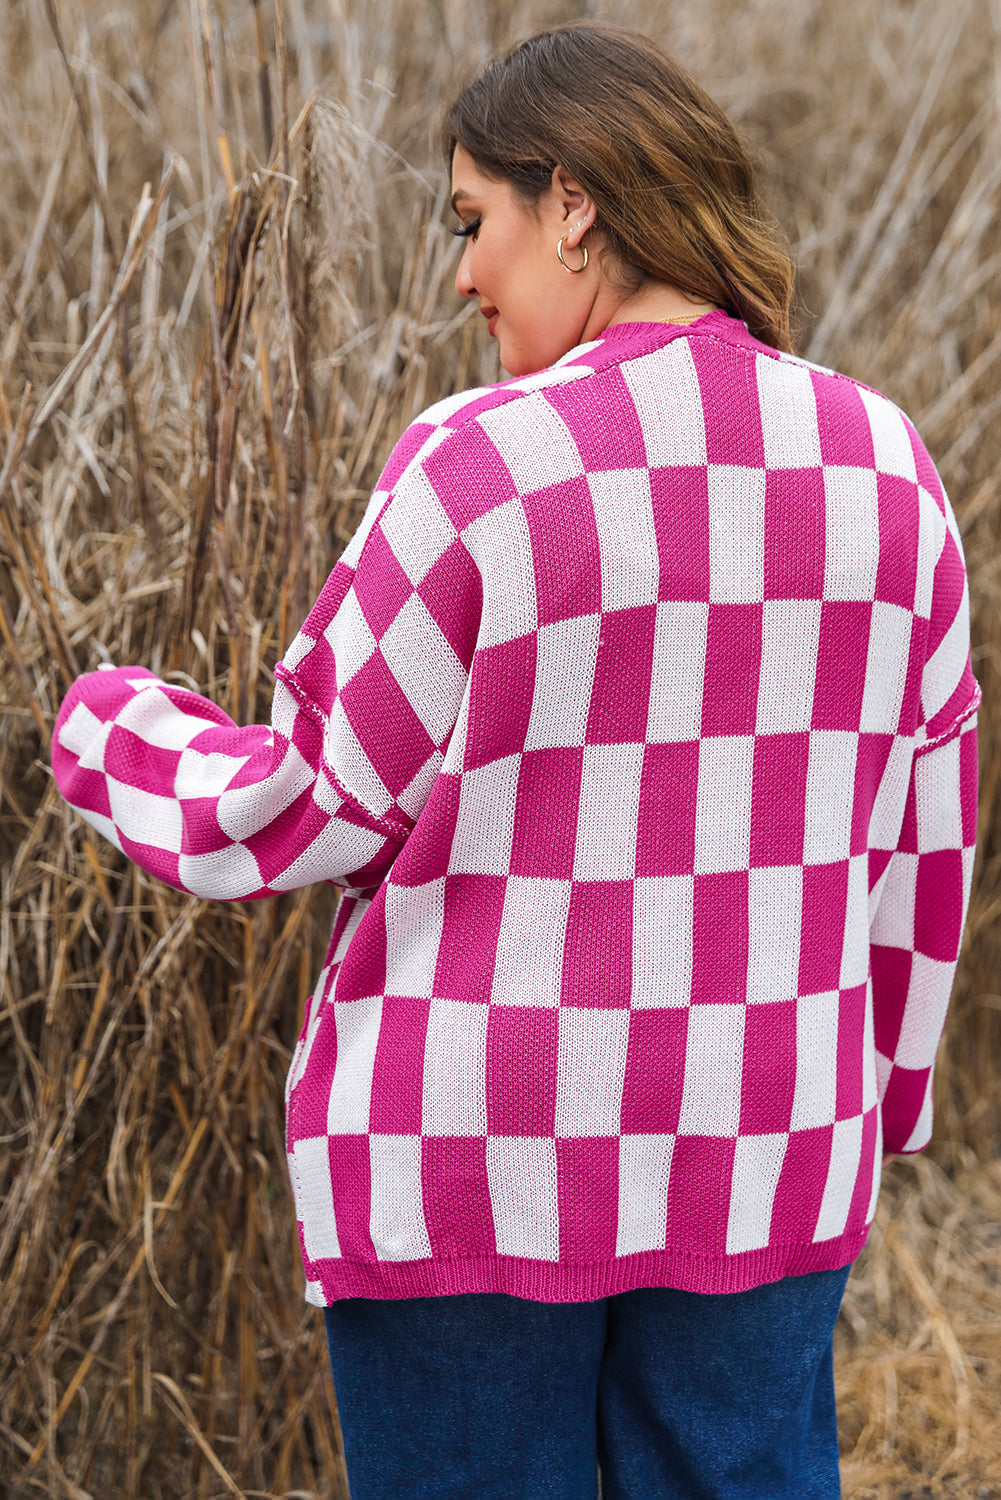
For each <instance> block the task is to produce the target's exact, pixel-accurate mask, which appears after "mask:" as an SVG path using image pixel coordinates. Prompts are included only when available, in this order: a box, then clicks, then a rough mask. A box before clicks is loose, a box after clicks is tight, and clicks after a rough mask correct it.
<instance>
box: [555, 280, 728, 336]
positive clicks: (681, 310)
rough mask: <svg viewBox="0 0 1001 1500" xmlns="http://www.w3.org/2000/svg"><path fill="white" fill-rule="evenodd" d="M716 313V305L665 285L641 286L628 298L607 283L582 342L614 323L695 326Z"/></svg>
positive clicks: (598, 297) (650, 282)
mask: <svg viewBox="0 0 1001 1500" xmlns="http://www.w3.org/2000/svg"><path fill="white" fill-rule="evenodd" d="M715 310H716V304H715V303H713V302H707V301H704V300H702V299H700V298H697V297H688V296H686V295H685V293H684V292H682V291H679V290H678V288H677V287H675V286H671V285H670V284H669V283H668V282H666V281H647V282H644V283H643V285H642V286H641V287H640V288H639V290H638V291H637V292H633V293H631V294H630V295H628V296H622V295H621V294H619V295H616V294H615V293H614V292H613V291H612V289H611V287H609V286H608V284H607V283H606V284H605V285H604V286H603V287H602V288H600V289H599V292H598V295H597V296H596V297H595V299H594V302H593V304H592V306H591V311H590V315H589V317H588V319H587V325H586V327H585V330H584V337H583V338H582V339H581V342H582V343H583V342H585V340H586V339H593V338H597V337H598V336H599V334H601V333H603V332H604V330H605V329H606V328H614V327H615V325H616V324H617V323H674V322H678V323H682V324H686V323H694V322H695V320H696V318H701V317H704V316H705V315H706V313H710V312H714V311H715Z"/></svg>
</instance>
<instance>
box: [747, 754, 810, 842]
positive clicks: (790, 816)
mask: <svg viewBox="0 0 1001 1500" xmlns="http://www.w3.org/2000/svg"><path fill="white" fill-rule="evenodd" d="M809 760H810V736H809V734H808V733H806V732H803V733H801V734H761V735H758V736H757V738H756V739H755V741H754V773H753V774H754V785H753V789H752V792H751V867H752V868H754V869H757V868H762V867H765V866H767V865H797V864H801V863H802V860H803V835H804V831H805V828H806V770H807V766H808V764H809Z"/></svg>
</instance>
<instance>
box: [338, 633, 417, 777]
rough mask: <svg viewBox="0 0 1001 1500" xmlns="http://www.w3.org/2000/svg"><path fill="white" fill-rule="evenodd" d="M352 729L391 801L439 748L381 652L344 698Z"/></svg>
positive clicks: (369, 661)
mask: <svg viewBox="0 0 1001 1500" xmlns="http://www.w3.org/2000/svg"><path fill="white" fill-rule="evenodd" d="M340 701H341V705H342V707H343V709H344V712H345V714H346V715H347V719H348V723H349V724H350V725H351V728H352V730H353V731H354V734H355V736H356V738H357V739H358V742H359V743H360V745H361V747H362V749H363V750H364V751H365V754H366V755H367V756H368V758H369V760H370V761H371V763H372V765H373V766H374V767H375V770H376V773H377V775H378V776H379V777H380V778H381V780H382V782H383V784H384V786H386V788H387V789H388V790H389V792H390V794H391V796H393V797H398V796H399V795H400V793H401V792H402V791H403V790H404V788H405V787H408V786H409V785H410V783H411V782H412V781H413V779H414V777H415V776H416V775H417V772H418V771H419V770H420V769H421V767H422V766H423V765H424V764H425V763H426V762H427V760H428V759H429V758H430V756H431V755H433V753H434V750H435V746H434V744H433V743H432V740H431V737H430V735H429V734H428V732H427V730H426V729H425V728H424V725H423V724H422V723H421V721H420V718H419V717H418V715H417V714H416V713H415V712H414V710H413V709H412V708H411V706H410V704H409V703H408V701H407V698H406V695H405V693H404V692H403V689H402V688H401V687H400V685H399V683H398V682H397V680H396V678H395V677H394V676H393V674H392V672H391V671H390V669H389V667H388V665H387V664H386V661H385V659H384V658H383V656H382V654H381V652H378V651H376V652H375V653H374V655H372V656H370V657H369V659H368V661H367V662H366V663H365V665H364V666H363V667H362V668H361V670H360V671H359V672H357V673H356V674H355V676H354V677H352V679H351V681H350V682H349V683H348V684H347V686H346V687H345V689H344V691H343V692H342V693H341V699H340Z"/></svg>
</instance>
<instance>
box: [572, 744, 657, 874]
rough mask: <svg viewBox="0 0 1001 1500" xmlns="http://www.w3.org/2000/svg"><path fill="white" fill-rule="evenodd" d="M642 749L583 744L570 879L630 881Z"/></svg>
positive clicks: (637, 816)
mask: <svg viewBox="0 0 1001 1500" xmlns="http://www.w3.org/2000/svg"><path fill="white" fill-rule="evenodd" d="M643 749H644V747H643V746H642V745H585V747H584V768H583V772H582V775H581V785H580V811H579V814H578V818H577V843H576V846H575V849H574V864H573V878H574V880H632V878H633V876H634V875H635V874H636V828H637V824H638V821H639V809H640V779H641V777H642V774H643Z"/></svg>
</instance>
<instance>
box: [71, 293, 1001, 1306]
mask: <svg viewBox="0 0 1001 1500" xmlns="http://www.w3.org/2000/svg"><path fill="white" fill-rule="evenodd" d="M968 629H969V627H968V606H967V595H966V579H965V571H964V567H963V560H962V552H961V548H960V544H959V538H958V534H957V532H956V527H955V522H954V519H953V517H952V513H951V511H950V509H949V506H948V503H947V501H946V499H945V496H944V494H943V492H942V489H941V485H940V483H939V481H938V478H937V476H936V474H935V471H934V469H933V467H932V465H931V462H930V460H929V459H928V456H927V454H926V453H925V450H924V449H923V447H922V445H921V443H920V441H919V439H918V438H917V436H916V434H915V432H914V430H913V428H912V427H911V426H910V424H909V423H908V421H907V419H906V418H905V417H904V416H903V415H902V414H901V413H900V412H899V411H898V410H897V409H896V408H895V407H893V406H892V405H891V404H890V403H889V402H887V401H886V400H885V399H884V398H882V397H881V396H878V395H876V394H875V393H873V392H871V391H868V390H866V389H865V388H863V387H861V386H859V385H857V384H856V383H854V382H852V381H850V380H847V379H845V378H843V377H841V376H838V375H834V374H832V373H830V372H828V371H823V370H819V369H817V368H815V367H811V366H809V365H807V364H805V363H803V362H802V361H799V360H797V359H794V358H791V357H787V356H782V355H777V354H775V352H774V351H772V350H770V349H766V348H764V347H763V346H762V345H760V344H758V343H756V342H755V341H754V340H753V339H751V338H750V336H749V335H748V334H747V333H746V330H744V328H743V326H742V325H740V324H738V323H736V322H735V321H733V320H731V319H728V318H727V317H726V316H725V315H723V314H716V315H713V316H711V317H709V318H706V319H703V320H702V321H701V322H700V323H698V324H697V325H695V326H694V327H693V328H689V329H686V330H684V331H681V330H679V329H677V328H669V327H664V326H659V325H651V324H629V325H624V326H621V327H617V328H612V329H610V330H608V331H607V333H606V334H605V336H604V337H603V338H601V339H600V340H598V341H597V342H595V343H594V344H591V345H586V346H583V347H581V348H578V349H576V350H573V351H571V353H570V354H569V355H568V356H567V357H566V358H565V359H564V360H562V361H561V362H560V363H559V364H558V365H557V366H555V367H554V368H553V369H551V370H548V371H543V372H541V373H540V374H539V375H535V376H532V377H530V378H528V379H524V380H515V381H512V382H510V383H508V384H505V385H503V386H499V387H496V388H490V389H486V390H481V391H474V392H472V393H471V394H466V395H464V396H461V397H456V398H452V399H451V400H449V401H446V402H444V403H442V404H440V405H439V406H437V407H434V408H432V409H431V410H430V411H429V412H427V413H426V414H425V415H424V416H423V417H422V418H421V419H420V420H419V421H418V422H417V423H416V424H414V426H413V427H412V428H411V429H410V430H409V431H408V432H407V433H406V434H405V436H404V438H403V440H402V441H401V443H400V445H399V446H398V448H397V450H396V452H395V453H394V455H393V457H392V459H391V460H390V463H389V465H388V467H387V469H386V471H385V473H384V475H383V477H382V480H381V481H380V487H379V490H378V491H377V492H376V494H375V495H374V497H373V499H372V502H371V504H370V506H369V509H368V512H367V514H366V517H365V520H364V522H363V524H362V527H361V529H360V530H359V532H358V534H357V535H356V537H355V538H354V540H353V542H352V543H351V545H350V547H349V548H348V550H347V552H346V554H345V555H344V557H343V558H342V559H341V561H340V562H339V563H338V565H337V567H336V568H335V569H334V572H333V574H332V575H331V577H330V579H329V580H328V582H327V584H326V586H325V588H324V590H323V592H322V594H321V596H320V598H319V599H318V601H317V603H316V605H315V606H314V608H313V610H312V611H311V613H310V615H309V617H308V619H307V621H306V623H305V625H304V626H303V629H302V631H301V632H300V634H299V635H298V637H297V638H296V640H295V642H294V643H293V645H292V647H291V649H290V650H289V652H288V653H287V655H286V657H285V659H284V661H283V662H282V663H281V664H280V665H279V667H278V669H277V684H276V692H275V706H274V714H273V721H272V726H271V728H270V729H262V728H252V729H238V728H236V726H234V725H233V724H232V723H231V722H230V721H229V720H228V719H227V718H226V717H225V716H224V715H223V714H222V713H220V712H219V710H218V709H216V708H214V707H212V706H211V705H210V704H208V703H206V702H205V701H204V700H203V699H201V698H199V697H197V696H196V695H194V694H192V693H188V692H186V691H184V690H181V689H178V688H174V687H168V686H166V685H164V684H163V683H161V682H159V681H158V680H157V679H156V678H154V677H152V676H150V675H148V674H146V673H143V672H141V671H136V670H131V669H120V670H118V671H113V672H108V673H107V674H103V673H102V674H95V675H93V676H90V677H87V678H84V679H82V680H81V681H80V682H79V683H78V684H77V685H76V686H75V687H74V689H73V690H72V692H71V693H70V695H69V697H68V699H67V701H66V704H65V705H64V706H63V709H62V710H61V713H60V717H59V722H58V726H57V735H56V739H55V749H54V766H55V770H56V775H57V778H58V780H59V783H60V786H61V787H62V789H63V791H64V794H65V795H66V797H67V798H68V800H69V801H70V802H72V803H73V805H74V806H76V807H77V808H79V809H80V811H81V812H82V813H83V815H84V816H85V817H87V818H88V819H89V820H90V821H91V822H92V823H93V824H94V825H95V826H96V827H98V828H99V829H101V831H102V832H104V833H105V834H106V835H107V836H108V837H109V838H111V839H112V840H113V842H115V843H116V844H117V845H118V846H119V847H120V848H123V849H125V850H126V851H127V852H128V853H129V854H130V855H132V856H133V857H134V858H137V859H139V860H140V861H141V862H142V863H143V864H144V865H146V866H147V867H148V868H149V869H151V870H153V871H154V872H155V873H156V874H158V875H160V876H162V877H163V878H165V879H167V880H169V881H171V882H172V883H174V884H176V885H180V886H182V887H183V888H185V889H188V890H193V891H196V892H198V893H200V894H203V895H214V896H221V897H226V898H244V897H250V896H258V895H262V894H265V893H266V892H268V891H277V890H286V889H289V888H290V887H292V886H295V885H302V884H305V883H307V882H309V881H312V880H321V879H333V880H337V881H339V882H341V883H343V884H344V885H345V886H346V887H347V889H346V892H345V896H344V898H343V900H342V902H341V905H340V909H339V913H338V919H337V925H336V928H335V931H334V934H333V939H332V943H331V948H330V953H329V956H328V961H327V964H326V966H325V967H324V970H323V973H322V975H321V976H320V980H319V983H318V985H317V988H316V991H315V993H314V996H313V999H312V1001H311V1004H310V1007H309V1011H308V1015H307V1018H306V1025H305V1028H304V1031H303V1035H302V1038H301V1040H300V1043H299V1046H298V1048H297V1051H296V1055H295V1058H294V1061H293V1065H292V1069H291V1073H290V1075H289V1080H288V1138H289V1162H290V1168H291V1175H292V1182H293V1187H294V1190H295V1196H296V1202H297V1208H298V1215H299V1220H300V1231H301V1241H302V1250H303V1256H304V1261H305V1266H306V1272H307V1278H308V1296H309V1297H310V1299H311V1300H313V1301H316V1302H318V1303H324V1302H329V1301H331V1300H333V1299H336V1298H338V1297H343V1296H351V1295H368V1296H405V1295H415V1294H418V1293H446V1292H459V1291H469V1290H502V1291H506V1292H511V1293H515V1294H519V1295H523V1296H529V1297H539V1298H544V1299H552V1300H561V1299H574V1298H586V1297H597V1296H601V1295H605V1294H608V1293H611V1292H614V1291H619V1290H623V1289H625V1288H627V1287H630V1286H636V1285H644V1284H658V1283H660V1284H669V1285H676V1286H683V1287H688V1288H691V1289H693V1290H700V1291H724V1290H738V1289H740V1288H742V1287H746V1286H750V1285H754V1284H756V1283H758V1282H761V1281H765V1280H770V1279H773V1278H775V1277H777V1276H781V1275H784V1274H788V1273H794V1272H800V1271H807V1270H811V1269H820V1268H823V1267H832V1266H836V1265H841V1264H844V1263H845V1262H846V1261H848V1260H850V1259H851V1258H852V1257H853V1256H854V1255H855V1254H856V1252H857V1251H858V1249H859V1248H860V1246H861V1244H862V1242H863V1240H864V1237H865V1234H866V1230H867V1227H868V1224H869V1221H870V1219H871V1216H872V1212H873V1206H874V1200H875V1194H876V1189H877V1186H878V1175H879V1171H878V1169H879V1161H880V1155H881V1152H882V1151H883V1150H884V1149H889V1150H916V1149H918V1148H920V1147H921V1146H922V1145H923V1144H924V1143H925V1142H926V1141H927V1139H928V1134H929V1130H930V1090H931V1076H932V1065H933V1061H934V1055H935V1049H936V1045H937V1042H938V1038H939V1034H940V1031H941V1026H942V1022H943V1015H944V1011H945V1007H946V1004H947V1001H948V996H949V990H950V985H951V982H952V977H953V971H954V966H955V962H956V958H957V955H958V950H959V942H960V936H961V932H962V926H963V919H964V914H965V909H966V902H967V898H968V893H969V884H970V875H971V866H972V855H973V842H974V827H975V801H976V738H975V723H976V719H975V710H976V707H977V702H978V697H979V694H978V690H977V686H976V683H975V682H974V680H973V677H972V675H971V672H970V666H969V637H968Z"/></svg>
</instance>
